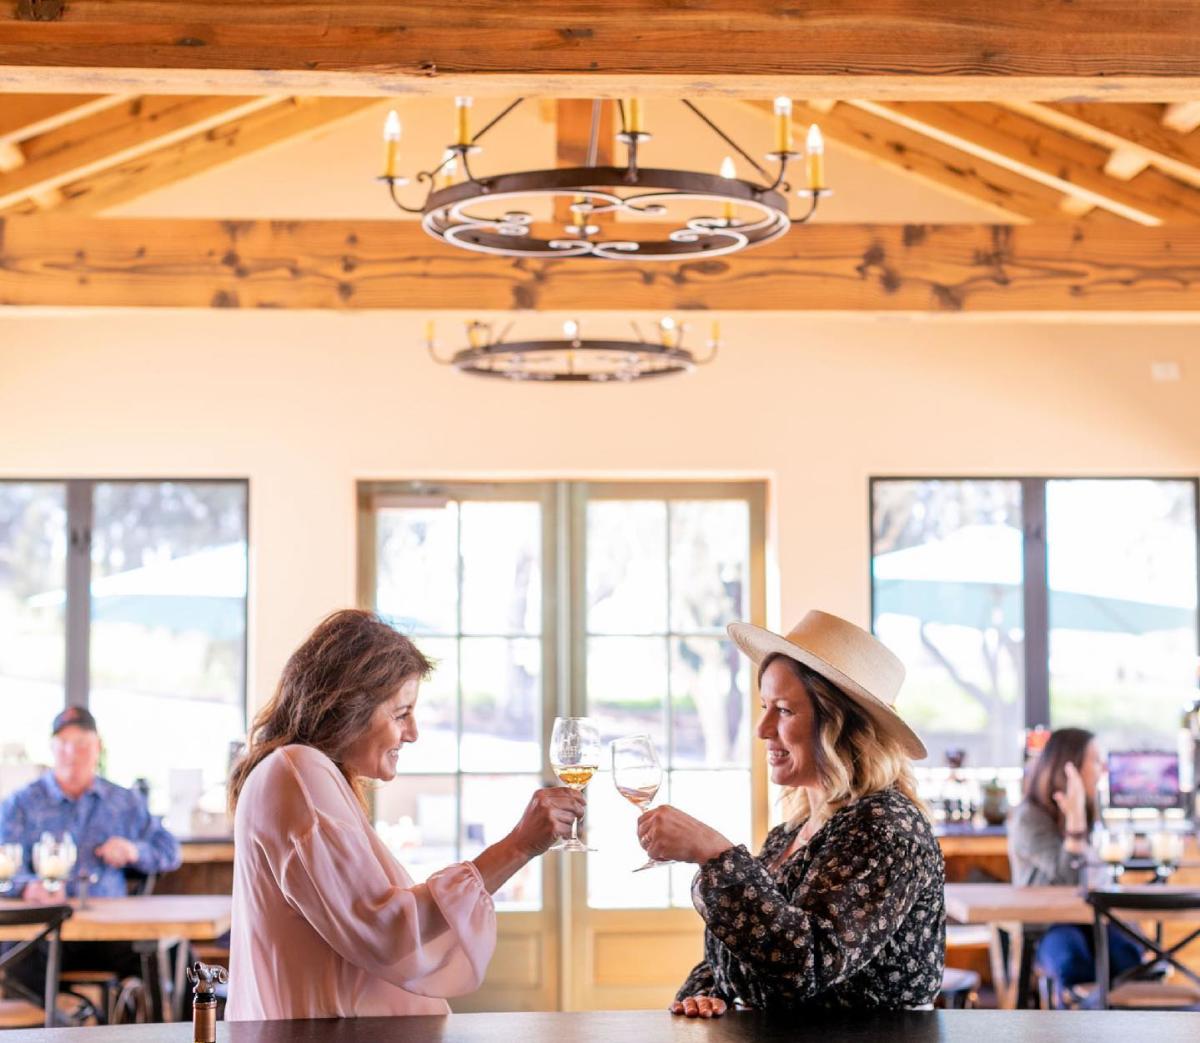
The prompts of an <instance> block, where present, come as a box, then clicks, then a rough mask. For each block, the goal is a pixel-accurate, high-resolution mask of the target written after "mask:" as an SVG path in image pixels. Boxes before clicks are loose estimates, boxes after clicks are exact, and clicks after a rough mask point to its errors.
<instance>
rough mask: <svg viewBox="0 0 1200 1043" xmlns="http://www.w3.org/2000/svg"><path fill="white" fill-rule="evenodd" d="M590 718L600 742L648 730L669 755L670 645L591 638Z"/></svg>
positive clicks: (660, 641) (643, 639) (638, 639)
mask: <svg viewBox="0 0 1200 1043" xmlns="http://www.w3.org/2000/svg"><path fill="white" fill-rule="evenodd" d="M587 685H588V692H587V694H588V703H587V705H588V716H589V717H591V718H592V720H593V721H595V722H596V727H597V728H599V729H600V740H601V741H602V742H605V743H607V742H611V741H612V740H613V739H615V738H617V737H618V736H621V735H631V734H634V733H637V732H644V733H645V734H646V735H649V736H650V737H651V738H652V739H653V740H654V742H655V744H656V745H657V746H658V753H659V756H660V757H664V758H665V757H666V751H667V733H666V708H667V642H666V641H664V640H663V639H662V638H661V637H593V638H590V639H589V640H588V645H587Z"/></svg>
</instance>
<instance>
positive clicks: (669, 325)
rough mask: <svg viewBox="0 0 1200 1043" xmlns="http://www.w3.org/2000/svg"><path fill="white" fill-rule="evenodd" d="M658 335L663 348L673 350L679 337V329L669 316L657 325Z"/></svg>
mask: <svg viewBox="0 0 1200 1043" xmlns="http://www.w3.org/2000/svg"><path fill="white" fill-rule="evenodd" d="M658 334H659V338H660V339H661V340H662V346H663V347H664V348H673V347H675V343H676V341H677V339H678V336H679V328H678V326H677V325H676V323H675V320H674V319H673V318H671V316H670V315H668V316H666V317H665V318H663V319H661V320H660V321H659V323H658Z"/></svg>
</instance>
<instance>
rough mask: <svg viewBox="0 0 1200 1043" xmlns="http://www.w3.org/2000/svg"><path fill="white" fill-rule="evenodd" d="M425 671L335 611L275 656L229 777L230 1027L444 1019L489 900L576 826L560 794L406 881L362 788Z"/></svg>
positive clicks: (486, 933) (486, 955) (396, 742)
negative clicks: (476, 848) (272, 683)
mask: <svg viewBox="0 0 1200 1043" xmlns="http://www.w3.org/2000/svg"><path fill="white" fill-rule="evenodd" d="M429 670H430V664H429V661H428V660H427V659H426V658H425V657H424V656H423V655H422V654H421V652H420V651H419V650H418V649H417V647H416V646H415V645H414V644H413V643H412V642H411V641H410V640H409V639H408V638H406V637H404V636H403V635H402V634H399V633H397V632H396V631H395V630H394V629H393V628H392V627H390V626H389V625H388V624H387V623H385V622H384V621H383V620H381V619H380V618H379V617H378V616H375V615H373V614H372V613H370V612H361V611H354V610H346V611H343V612H335V613H334V614H333V615H332V616H330V617H329V618H328V619H326V620H325V621H324V622H323V623H321V625H320V626H318V627H317V629H316V630H314V631H313V632H312V634H310V635H309V637H308V639H307V640H306V641H305V642H304V644H302V645H301V646H300V647H299V648H298V649H296V651H295V652H294V653H292V656H291V658H290V659H289V660H288V662H287V665H286V666H285V667H284V669H283V676H282V678H281V679H280V681H279V688H278V690H277V691H276V692H275V696H274V698H273V699H272V700H271V701H270V702H269V703H268V704H267V705H266V706H265V707H264V708H263V710H262V712H261V713H260V714H259V715H258V717H257V719H256V720H255V722H254V728H253V730H252V732H251V736H250V749H249V751H248V752H247V754H246V756H245V758H244V759H243V760H242V761H241V762H240V764H239V765H238V766H237V768H236V769H235V770H234V772H233V777H232V779H231V780H230V803H231V805H233V807H234V808H235V817H234V837H235V845H234V866H233V930H232V942H231V947H230V968H229V980H230V985H229V1006H228V1010H227V1017H228V1020H230V1021H259V1020H272V1019H277V1018H337V1017H352V1016H362V1017H366V1016H382V1015H390V1014H447V1013H449V1010H450V1008H449V1007H448V1006H447V1004H446V1001H445V999H443V998H442V997H445V996H458V995H461V994H462V993H465V992H470V991H471V990H473V989H476V988H478V987H479V984H480V982H481V981H482V980H483V975H484V972H485V971H486V970H487V965H488V961H489V960H490V959H491V957H492V952H493V950H494V949H495V946H496V913H495V910H494V909H493V907H492V897H491V896H492V894H493V893H494V892H495V891H496V890H497V888H499V887H500V885H501V884H503V883H504V882H505V881H506V880H507V879H508V878H509V877H511V876H512V875H513V874H514V873H515V872H516V871H517V870H518V869H520V868H521V867H522V866H524V865H525V864H526V863H527V862H528V861H529V860H530V859H532V858H534V857H536V856H537V855H540V854H541V853H542V852H543V851H545V850H546V849H547V848H548V847H549V846H550V845H551V844H552V843H553V841H554V839H555V838H556V837H559V836H566V835H568V834H569V833H570V831H571V825H572V823H573V822H574V821H575V820H576V819H577V818H578V817H579V816H581V815H582V814H583V810H584V804H583V799H582V797H581V796H580V795H579V794H578V793H576V792H575V791H574V790H571V789H567V788H566V787H560V788H555V789H542V790H538V791H537V792H536V793H534V794H533V796H532V798H531V799H530V801H529V804H528V806H527V807H526V809H525V813H524V815H523V816H522V818H521V821H520V822H518V823H517V825H516V826H515V828H514V829H513V830H512V832H511V833H509V835H508V836H506V837H505V838H504V839H503V840H500V841H498V842H497V843H495V844H493V845H492V846H491V847H489V848H487V849H486V850H484V851H483V852H481V853H480V854H479V855H477V856H476V857H475V858H474V859H472V860H471V861H469V862H461V863H458V864H456V865H452V866H448V867H447V868H446V869H443V870H441V871H440V872H437V873H434V874H433V876H431V877H430V878H429V879H428V880H427V881H426V882H425V883H422V884H416V883H414V882H413V880H412V878H411V877H410V876H409V875H408V873H407V872H405V870H404V867H403V866H402V865H400V863H399V862H397V861H396V859H395V858H394V857H393V856H392V854H391V852H390V851H389V850H388V849H387V848H386V847H385V846H384V844H383V841H382V840H380V838H379V836H378V835H377V834H376V833H375V830H374V828H373V827H372V826H371V822H370V820H369V819H368V818H367V814H366V810H367V809H366V801H365V799H364V796H363V780H364V779H380V780H383V781H387V780H390V779H393V778H395V776H396V765H397V763H398V761H399V757H400V754H401V751H402V749H403V747H404V746H405V745H407V744H408V743H410V742H415V741H416V739H417V725H416V719H415V716H414V714H415V704H416V701H417V689H418V686H419V684H420V682H421V680H422V678H424V677H425V675H426V674H428V673H429Z"/></svg>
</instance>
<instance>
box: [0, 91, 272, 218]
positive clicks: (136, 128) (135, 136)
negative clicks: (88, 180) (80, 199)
mask: <svg viewBox="0 0 1200 1043" xmlns="http://www.w3.org/2000/svg"><path fill="white" fill-rule="evenodd" d="M278 100H279V99H278V98H273V97H266V98H191V97H178V96H168V97H162V98H158V97H147V98H134V99H132V100H130V101H127V102H125V103H124V104H122V105H118V106H114V107H111V108H108V109H105V110H104V111H103V112H98V113H96V114H95V115H92V116H88V117H86V118H85V119H82V120H75V121H73V122H71V123H67V124H64V125H63V126H61V127H58V128H56V129H55V130H52V131H49V132H47V133H45V134H40V135H38V136H37V137H33V138H30V139H28V140H27V141H25V142H24V143H23V144H22V146H21V148H22V152H23V153H24V160H25V162H24V163H23V164H22V165H21V166H20V167H18V168H17V169H15V170H10V171H8V172H7V173H5V174H3V175H0V209H5V208H8V207H11V206H13V205H14V204H16V203H18V202H19V201H20V200H22V199H26V198H33V197H36V196H39V195H41V194H42V193H45V192H47V191H50V190H52V189H59V188H61V187H62V186H63V185H65V184H68V183H70V182H72V181H78V180H79V179H81V178H84V177H88V176H90V175H91V174H94V173H95V172H96V171H98V170H103V169H104V168H106V167H111V166H116V165H117V164H120V163H124V162H126V161H127V160H130V159H133V158H134V157H136V156H140V155H144V154H145V153H147V152H150V151H153V150H154V149H156V148H162V147H164V146H166V145H170V144H172V143H174V142H176V141H180V140H182V139H183V138H186V137H189V136H190V135H193V134H198V133H202V132H203V131H206V130H209V129H211V128H212V127H216V126H219V125H220V124H221V123H224V122H227V121H229V120H234V119H239V118H240V117H242V116H245V115H248V114H249V113H251V112H255V111H257V110H258V109H262V108H265V107H267V106H269V105H272V104H274V103H275V102H276V101H278Z"/></svg>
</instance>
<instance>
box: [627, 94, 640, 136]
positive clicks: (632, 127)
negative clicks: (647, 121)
mask: <svg viewBox="0 0 1200 1043" xmlns="http://www.w3.org/2000/svg"><path fill="white" fill-rule="evenodd" d="M628 130H629V133H630V134H641V133H642V99H641V98H630V99H629V127H628Z"/></svg>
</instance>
